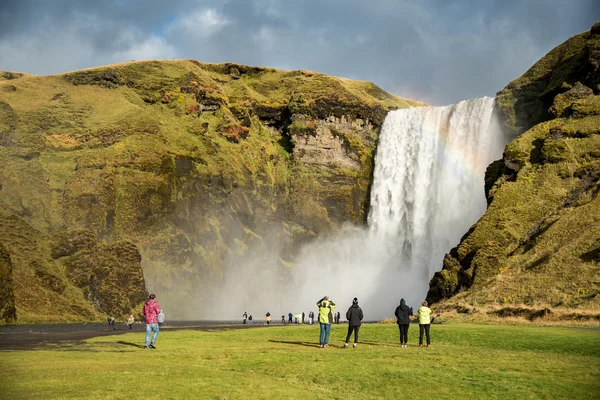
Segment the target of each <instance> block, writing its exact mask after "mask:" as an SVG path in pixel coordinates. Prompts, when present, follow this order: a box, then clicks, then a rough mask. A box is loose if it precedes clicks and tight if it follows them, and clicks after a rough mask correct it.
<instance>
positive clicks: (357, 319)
mask: <svg viewBox="0 0 600 400" xmlns="http://www.w3.org/2000/svg"><path fill="white" fill-rule="evenodd" d="M346 319H347V320H348V335H346V343H344V347H348V341H349V340H350V335H351V334H352V331H354V345H353V347H356V345H357V344H358V330H359V329H360V325H361V324H362V319H363V312H362V310H361V308H360V307H359V306H358V299H357V298H356V297H355V298H354V300H352V305H351V306H350V308H349V309H348V311H346Z"/></svg>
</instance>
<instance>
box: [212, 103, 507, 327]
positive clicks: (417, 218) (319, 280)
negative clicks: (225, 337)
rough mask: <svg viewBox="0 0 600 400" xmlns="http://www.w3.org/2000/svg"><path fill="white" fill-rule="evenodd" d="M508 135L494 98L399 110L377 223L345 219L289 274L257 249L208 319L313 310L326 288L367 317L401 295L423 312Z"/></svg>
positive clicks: (479, 209) (378, 167)
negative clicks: (432, 282) (363, 225)
mask: <svg viewBox="0 0 600 400" xmlns="http://www.w3.org/2000/svg"><path fill="white" fill-rule="evenodd" d="M507 142H508V137H507V136H505V135H504V134H503V132H502V130H501V128H500V124H499V123H498V121H497V118H496V116H495V113H494V99H493V98H488V97H486V98H481V99H475V100H469V101H462V102H460V103H458V104H456V105H451V106H446V107H414V108H407V109H401V110H396V111H392V112H390V113H389V114H388V116H387V117H386V119H385V121H384V124H383V127H382V129H381V134H380V139H379V144H378V147H377V154H376V157H375V170H374V181H373V185H372V189H371V211H370V214H369V219H368V222H369V226H368V227H367V228H366V229H365V228H357V227H354V226H346V227H344V228H343V229H342V230H341V231H340V232H339V233H338V234H337V235H336V236H335V237H332V238H329V239H321V240H318V241H315V242H313V243H311V244H309V245H307V246H305V247H304V248H302V249H301V251H300V255H299V257H298V258H297V259H296V263H295V265H294V266H293V267H292V268H291V269H290V271H289V276H287V278H285V279H284V280H283V281H282V279H281V275H282V272H281V266H280V265H277V264H276V263H273V262H270V261H266V260H264V261H261V260H260V258H258V257H256V258H255V257H248V259H254V261H252V262H248V261H245V262H244V264H245V267H244V268H235V269H234V270H233V271H234V273H233V275H232V276H231V277H229V278H228V279H226V284H225V285H224V286H223V287H222V290H223V293H224V295H223V296H217V298H216V300H217V301H216V304H214V305H212V306H211V307H210V309H211V310H212V312H213V313H214V314H213V313H210V314H205V317H211V318H230V317H239V316H240V315H241V314H242V313H243V312H244V311H248V312H249V313H250V314H252V313H254V314H255V318H256V316H257V315H258V318H260V317H261V316H264V313H265V312H267V311H269V312H270V313H271V314H272V315H273V316H280V315H281V314H280V313H283V314H286V315H287V313H288V312H292V313H296V312H302V311H304V312H305V313H307V314H308V311H310V310H312V311H317V310H316V307H315V303H316V302H317V300H319V299H320V298H321V297H322V296H323V295H325V294H327V295H329V296H330V297H331V298H332V300H333V301H334V302H336V303H337V304H338V305H339V311H340V312H341V313H342V315H344V314H345V310H346V309H347V308H348V307H349V306H350V305H351V304H352V298H354V297H358V298H359V304H360V305H361V307H362V308H363V311H364V313H365V318H366V319H367V320H378V319H381V318H383V317H387V316H392V315H393V313H394V309H395V308H396V306H397V304H398V302H399V300H400V298H401V297H403V298H405V299H406V300H407V303H408V304H409V305H410V306H413V307H414V308H415V310H416V308H417V307H418V306H419V305H420V301H421V300H422V299H424V298H425V296H426V294H427V290H428V284H429V280H430V279H431V277H432V276H433V274H434V272H435V271H439V270H440V269H441V268H442V261H443V258H444V254H445V253H447V252H448V251H450V249H451V248H452V247H454V246H456V245H457V244H458V242H459V241H460V238H461V236H462V235H464V233H465V232H467V231H468V229H469V227H470V226H471V225H472V224H473V223H474V222H475V221H477V219H478V218H479V217H480V216H481V215H482V214H483V213H484V212H485V209H486V201H485V194H484V175H485V170H486V168H487V166H488V165H489V164H490V163H491V162H492V161H494V160H497V159H499V158H501V156H502V151H503V149H504V146H505V144H506V143H507ZM284 275H285V274H284Z"/></svg>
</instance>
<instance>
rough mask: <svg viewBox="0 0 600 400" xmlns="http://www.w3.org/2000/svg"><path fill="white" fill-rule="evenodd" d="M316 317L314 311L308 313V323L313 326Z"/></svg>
mask: <svg viewBox="0 0 600 400" xmlns="http://www.w3.org/2000/svg"><path fill="white" fill-rule="evenodd" d="M314 317H315V315H314V314H313V312H312V311H309V312H308V322H309V323H310V324H311V325H312V324H313V321H314Z"/></svg>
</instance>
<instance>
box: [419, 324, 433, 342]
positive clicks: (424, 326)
mask: <svg viewBox="0 0 600 400" xmlns="http://www.w3.org/2000/svg"><path fill="white" fill-rule="evenodd" d="M430 327H431V324H419V344H423V331H425V335H426V336H427V344H428V345H429V344H430V343H431V340H430V337H429V328H430Z"/></svg>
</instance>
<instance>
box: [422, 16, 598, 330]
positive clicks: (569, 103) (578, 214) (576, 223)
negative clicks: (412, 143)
mask: <svg viewBox="0 0 600 400" xmlns="http://www.w3.org/2000/svg"><path fill="white" fill-rule="evenodd" d="M597 25H598V24H596V25H594V28H593V29H592V31H591V32H587V33H584V34H581V35H578V36H576V37H575V38H573V39H570V40H568V41H567V42H565V43H564V44H562V45H561V46H559V47H557V48H556V49H554V50H552V52H550V53H549V55H548V56H546V57H544V59H542V60H541V61H540V62H538V63H537V64H536V65H535V66H534V67H532V69H530V70H529V71H528V72H527V74H525V75H524V77H522V78H519V79H517V80H515V81H514V82H512V83H511V84H509V85H508V86H507V88H506V89H504V90H503V91H501V92H500V96H501V97H502V96H503V99H501V101H507V100H509V101H513V100H514V101H515V102H514V104H518V103H519V101H521V100H522V98H521V97H519V96H520V94H522V93H524V92H525V91H527V90H529V89H530V88H537V89H536V90H537V92H538V94H539V95H540V96H541V97H540V98H542V97H544V96H545V95H546V94H548V93H555V92H554V90H555V89H556V87H557V84H556V79H558V78H556V76H558V75H556V74H558V73H559V72H561V75H560V80H563V81H564V82H566V84H565V85H564V86H565V87H566V88H567V89H565V90H564V91H563V92H560V93H558V94H556V93H555V95H554V98H553V101H549V102H547V103H545V105H544V106H545V107H546V108H547V110H546V111H547V112H548V114H547V115H548V116H549V117H547V118H546V120H545V121H539V120H536V119H535V118H534V119H531V120H527V121H529V122H522V123H518V124H517V125H519V126H527V124H529V123H535V125H534V126H533V127H531V128H530V129H529V130H527V131H526V132H525V133H523V134H522V135H520V136H519V137H517V138H516V139H514V140H513V141H511V142H510V143H509V144H508V145H507V146H506V149H505V152H504V158H503V160H502V161H500V162H496V163H494V164H492V166H491V167H490V168H489V169H488V173H487V176H486V190H487V192H488V201H489V208H488V210H487V211H486V213H485V214H484V216H483V217H482V218H481V219H480V220H479V221H478V222H477V223H476V224H475V225H474V226H473V227H472V228H471V230H470V231H469V232H468V233H467V234H466V235H465V237H463V239H462V240H461V243H460V244H459V245H458V247H457V248H455V249H453V250H452V252H451V253H450V254H448V255H446V257H445V259H444V269H443V270H442V271H441V272H440V273H437V274H436V275H435V277H434V278H433V279H432V280H431V283H430V291H429V294H428V298H429V299H430V300H432V301H439V300H442V299H446V300H445V301H444V302H443V303H442V305H441V306H440V308H441V309H443V308H444V307H446V308H452V307H454V308H456V307H458V308H462V309H467V310H470V311H474V310H477V309H478V308H479V309H485V308H486V307H488V306H491V307H492V308H498V307H506V308H514V307H517V306H525V307H528V308H529V309H533V311H535V310H536V309H537V310H547V312H549V313H550V312H552V310H553V309H554V310H556V312H558V313H560V309H561V308H571V309H575V310H579V311H581V312H582V313H587V314H586V315H589V317H590V318H592V319H597V318H598V314H599V313H600V258H599V254H600V241H599V240H598V238H600V196H599V193H600V184H599V178H600V116H599V115H600V107H599V105H600V95H599V94H600V93H599V90H600V88H598V87H594V88H592V87H588V86H585V84H583V83H582V82H580V81H579V80H578V79H581V78H582V76H585V77H587V78H586V79H587V80H585V82H586V83H588V84H589V82H591V81H593V79H596V78H597V77H598V69H597V68H598V64H597V63H595V62H593V59H592V55H593V54H592V53H593V52H592V51H591V50H589V49H594V48H595V46H597V44H598V43H600V32H596V31H597V30H598V29H597V27H598V26H597ZM595 29H596V30H595ZM574 43H577V46H579V47H578V48H579V49H588V50H586V51H585V52H586V54H587V56H586V57H583V56H574V55H572V54H571V52H572V48H573V46H574ZM582 51H583V50H582ZM559 54H562V55H563V56H564V57H567V55H569V54H571V55H569V56H568V57H567V58H565V59H561V60H563V61H561V63H559V64H556V57H558V56H557V55H559ZM577 54H579V53H577ZM596 55H597V54H596ZM565 60H568V62H567V61H565ZM542 66H547V68H549V70H548V71H549V72H548V73H549V74H550V76H555V75H556V76H555V78H552V79H550V78H549V77H548V74H541V73H539V74H534V72H536V71H538V72H539V71H541V67H542ZM593 68H596V69H594V71H596V72H595V73H594V74H593V76H592V75H585V74H584V75H582V74H581V71H589V70H592V69H593ZM594 82H595V81H594ZM510 93H515V95H514V97H508V95H509V94H510ZM544 93H545V94H544ZM530 94H531V93H530ZM540 104H541V103H539V104H538V105H540ZM532 107H533V106H530V107H529V108H528V109H530V110H532V109H533V108H532ZM540 107H541V105H540ZM515 109H517V108H515ZM536 118H537V117H536ZM540 118H541V117H540ZM517 120H519V119H517ZM521 121H525V120H524V119H521ZM526 311H527V310H526ZM533 311H532V312H533ZM493 312H497V310H494V311H493Z"/></svg>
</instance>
